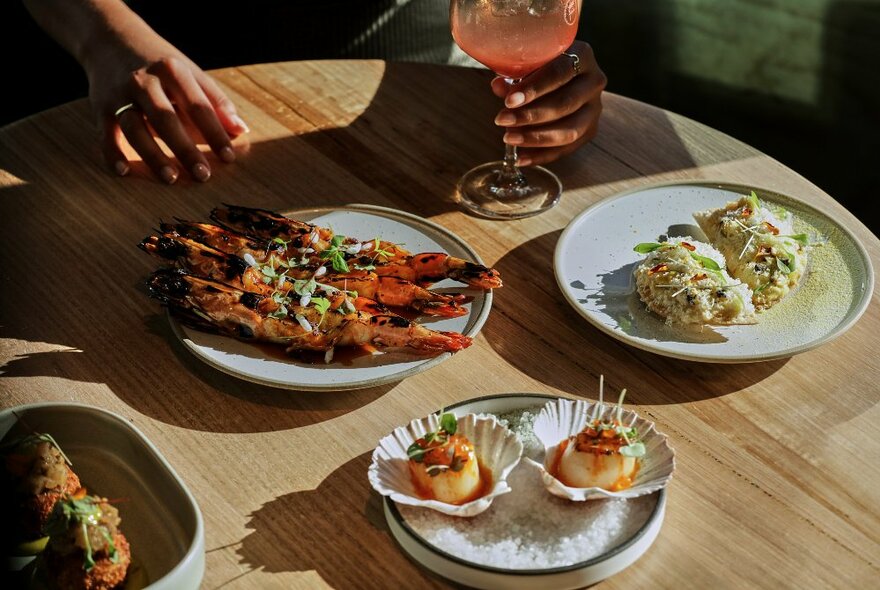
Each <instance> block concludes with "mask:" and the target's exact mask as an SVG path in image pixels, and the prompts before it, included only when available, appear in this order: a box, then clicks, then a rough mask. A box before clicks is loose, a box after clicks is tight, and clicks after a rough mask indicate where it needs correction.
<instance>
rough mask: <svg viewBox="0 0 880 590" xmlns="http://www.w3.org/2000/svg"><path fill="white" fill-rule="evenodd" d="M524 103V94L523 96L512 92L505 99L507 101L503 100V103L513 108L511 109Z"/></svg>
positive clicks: (520, 93)
mask: <svg viewBox="0 0 880 590" xmlns="http://www.w3.org/2000/svg"><path fill="white" fill-rule="evenodd" d="M525 101H526V95H525V94H523V93H522V92H514V93H513V94H511V95H510V96H508V97H507V100H505V101H504V103H505V104H506V105H507V106H509V107H511V108H513V107H518V106H519V105H521V104H522V103H524V102H525Z"/></svg>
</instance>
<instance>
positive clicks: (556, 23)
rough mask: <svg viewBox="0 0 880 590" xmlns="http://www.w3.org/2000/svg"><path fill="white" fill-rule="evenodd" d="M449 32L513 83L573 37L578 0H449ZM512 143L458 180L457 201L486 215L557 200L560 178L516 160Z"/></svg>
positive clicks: (542, 207)
mask: <svg viewBox="0 0 880 590" xmlns="http://www.w3.org/2000/svg"><path fill="white" fill-rule="evenodd" d="M449 22H450V27H451V29H452V37H453V38H454V39H455V42H456V43H457V44H458V46H459V47H461V49H462V51H464V52H465V53H467V54H468V55H470V56H471V57H473V58H474V59H476V60H477V61H479V62H480V63H482V64H483V65H485V66H486V67H488V68H489V69H491V70H492V71H494V72H495V73H496V74H498V75H499V76H502V77H504V79H505V81H506V82H507V83H508V84H516V83H518V82H519V81H520V80H522V79H523V78H524V77H525V76H527V75H529V74H530V73H532V72H534V71H535V70H537V69H538V68H540V67H541V66H543V65H544V64H546V63H548V62H550V61H551V60H553V59H555V58H556V57H557V56H559V55H560V54H561V53H562V52H563V51H564V50H565V49H566V48H567V47H569V46H570V45H571V43H572V41H574V37H575V34H576V33H577V25H578V2H577V0H451V2H450V6H449ZM516 158H517V156H516V146H512V145H509V144H508V145H506V146H505V154H504V160H502V161H497V162H489V163H488V164H483V165H481V166H477V167H476V168H474V169H472V170H470V171H468V172H467V173H465V175H464V176H462V177H461V179H460V180H459V181H458V187H457V188H458V195H459V199H460V201H461V204H462V205H464V206H465V207H467V208H468V209H470V210H471V211H474V212H475V213H478V214H480V215H483V216H485V217H494V218H500V219H517V218H521V217H529V216H531V215H537V214H538V213H541V212H543V211H546V210H547V209H549V208H550V207H553V206H554V205H556V203H558V202H559V196H560V195H561V194H562V183H561V182H559V179H558V178H557V177H556V175H555V174H553V173H552V172H550V171H549V170H547V169H546V168H542V167H540V166H532V167H529V168H526V169H523V170H521V169H520V168H518V167H517V166H516Z"/></svg>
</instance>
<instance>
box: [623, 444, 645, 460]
mask: <svg viewBox="0 0 880 590" xmlns="http://www.w3.org/2000/svg"><path fill="white" fill-rule="evenodd" d="M620 454H621V455H623V456H624V457H644V456H645V443H640V442H635V443H631V444H628V445H626V446H623V447H620Z"/></svg>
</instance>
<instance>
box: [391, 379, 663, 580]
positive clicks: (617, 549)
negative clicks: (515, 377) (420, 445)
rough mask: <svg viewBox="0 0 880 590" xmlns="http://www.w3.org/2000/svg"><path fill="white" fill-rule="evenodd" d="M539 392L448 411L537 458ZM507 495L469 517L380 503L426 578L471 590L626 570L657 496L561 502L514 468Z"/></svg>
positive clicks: (649, 538)
mask: <svg viewBox="0 0 880 590" xmlns="http://www.w3.org/2000/svg"><path fill="white" fill-rule="evenodd" d="M556 399H558V398H556V397H553V396H546V395H539V394H510V395H495V396H488V397H481V398H476V399H473V400H469V401H466V402H463V403H461V404H457V405H454V406H451V407H449V408H447V411H451V412H453V413H455V414H456V415H463V414H470V413H474V414H489V415H493V416H495V417H496V418H497V419H498V420H499V421H500V422H501V423H502V424H505V425H506V426H507V427H508V428H509V429H510V430H512V431H513V432H514V433H515V434H516V435H517V437H519V439H520V441H521V442H522V443H523V456H524V457H530V458H532V459H535V460H538V461H540V459H541V456H542V454H543V453H544V447H543V445H542V443H541V442H540V441H539V440H538V439H537V437H535V435H534V432H533V431H532V423H533V422H534V420H535V418H536V417H537V415H538V413H539V412H540V411H541V409H542V408H543V407H544V406H545V405H546V404H547V402H548V401H553V400H556ZM508 483H509V484H510V488H511V491H510V492H509V493H507V494H504V495H502V496H499V497H498V498H495V500H494V503H493V504H492V506H491V507H490V508H489V509H488V510H486V511H485V512H483V513H481V514H479V515H477V516H474V517H472V518H455V517H451V516H447V515H445V514H442V513H440V512H437V511H434V510H428V509H425V508H419V507H415V506H407V505H403V504H397V503H395V502H394V501H393V500H391V499H389V498H388V497H386V498H385V499H384V508H385V517H386V520H387V521H388V526H389V528H390V530H391V533H392V535H393V536H394V538H395V539H396V540H397V542H398V543H399V544H400V546H401V548H402V549H403V550H404V551H405V552H406V553H407V554H408V555H409V556H410V557H412V558H413V559H415V560H416V561H417V562H419V563H420V564H422V565H423V566H424V567H426V568H427V569H429V570H431V571H433V572H434V573H436V574H438V575H440V576H443V577H445V578H448V579H450V580H452V581H454V582H458V583H460V584H465V585H467V586H471V587H474V588H511V587H515V588H517V589H526V590H528V589H530V588H559V589H564V588H580V587H583V586H588V585H590V584H595V583H596V582H599V581H600V580H603V579H605V578H607V577H609V576H612V575H614V574H616V573H618V572H620V571H621V570H623V569H625V568H626V567H628V566H630V565H631V564H633V563H634V562H635V561H636V560H637V559H638V558H639V557H641V555H642V554H643V553H644V552H645V551H647V549H648V547H650V546H651V544H652V543H653V542H654V539H656V538H657V535H658V533H659V532H660V527H661V526H662V524H663V516H664V513H665V509H666V489H665V488H664V489H661V490H659V491H657V492H655V493H652V494H648V495H645V496H640V497H638V498H631V499H623V498H619V499H608V500H594V501H591V502H570V501H568V500H564V499H561V498H558V497H556V496H553V495H551V494H549V493H548V492H547V490H546V489H545V488H544V484H543V482H542V480H541V476H540V473H539V472H538V470H536V469H535V467H534V466H532V465H530V464H529V463H528V462H527V461H521V462H520V463H519V465H517V467H516V468H514V470H513V471H512V472H511V473H510V475H509V476H508Z"/></svg>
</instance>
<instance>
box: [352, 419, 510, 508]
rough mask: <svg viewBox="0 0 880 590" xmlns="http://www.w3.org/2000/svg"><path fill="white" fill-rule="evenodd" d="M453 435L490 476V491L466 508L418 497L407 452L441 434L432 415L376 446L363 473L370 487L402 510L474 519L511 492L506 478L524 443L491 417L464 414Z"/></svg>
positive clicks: (461, 505)
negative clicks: (424, 510) (432, 434)
mask: <svg viewBox="0 0 880 590" xmlns="http://www.w3.org/2000/svg"><path fill="white" fill-rule="evenodd" d="M456 422H457V429H456V434H462V435H464V436H465V437H466V438H467V439H468V440H469V441H470V442H471V443H472V444H473V446H474V452H475V454H476V457H477V463H478V465H479V466H480V467H481V469H480V471H481V473H482V474H485V475H489V476H490V477H491V481H490V483H489V486H488V489H487V490H486V492H485V493H484V494H482V495H481V496H480V497H478V498H476V499H474V500H471V501H469V502H466V503H464V504H460V505H456V504H448V503H446V502H440V501H438V500H426V499H424V498H421V497H419V495H418V492H417V491H416V486H415V484H414V482H413V477H412V474H411V471H410V466H409V461H410V460H409V457H408V456H407V449H408V448H409V447H410V445H412V444H413V443H414V442H415V441H416V440H418V439H420V438H422V437H424V436H425V435H426V434H427V433H429V432H436V431H437V430H438V429H439V428H440V417H439V416H437V415H435V414H432V415H430V416H428V417H427V418H421V419H419V420H413V421H412V422H410V423H409V426H406V427H400V428H397V429H395V430H394V432H392V433H391V434H389V435H388V436H386V437H385V438H383V439H382V440H380V441H379V446H377V447H376V450H375V451H373V461H372V463H371V464H370V468H369V470H368V472H367V476H368V478H369V480H370V484H371V485H372V486H373V489H375V490H376V491H377V492H379V493H380V494H382V495H383V496H389V497H390V498H391V499H392V500H394V501H395V502H398V503H400V504H409V505H411V506H423V507H425V508H431V509H433V510H437V511H439V512H442V513H444V514H448V515H450V516H463V517H469V516H476V515H477V514H480V513H481V512H483V511H484V510H486V509H487V508H489V506H490V505H491V504H492V500H493V499H494V498H495V497H497V496H500V495H501V494H506V493H507V492H509V491H510V486H509V485H508V484H507V476H508V475H509V474H510V472H511V471H513V468H514V467H516V465H517V463H519V460H520V457H521V456H522V449H523V446H522V443H521V442H520V441H519V439H518V438H517V437H516V435H515V434H513V433H512V432H511V431H510V430H508V429H507V428H505V427H504V426H503V425H501V424H500V423H499V422H498V420H497V419H495V417H494V416H477V415H476V414H467V415H465V416H460V417H458V418H457V419H456Z"/></svg>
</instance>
